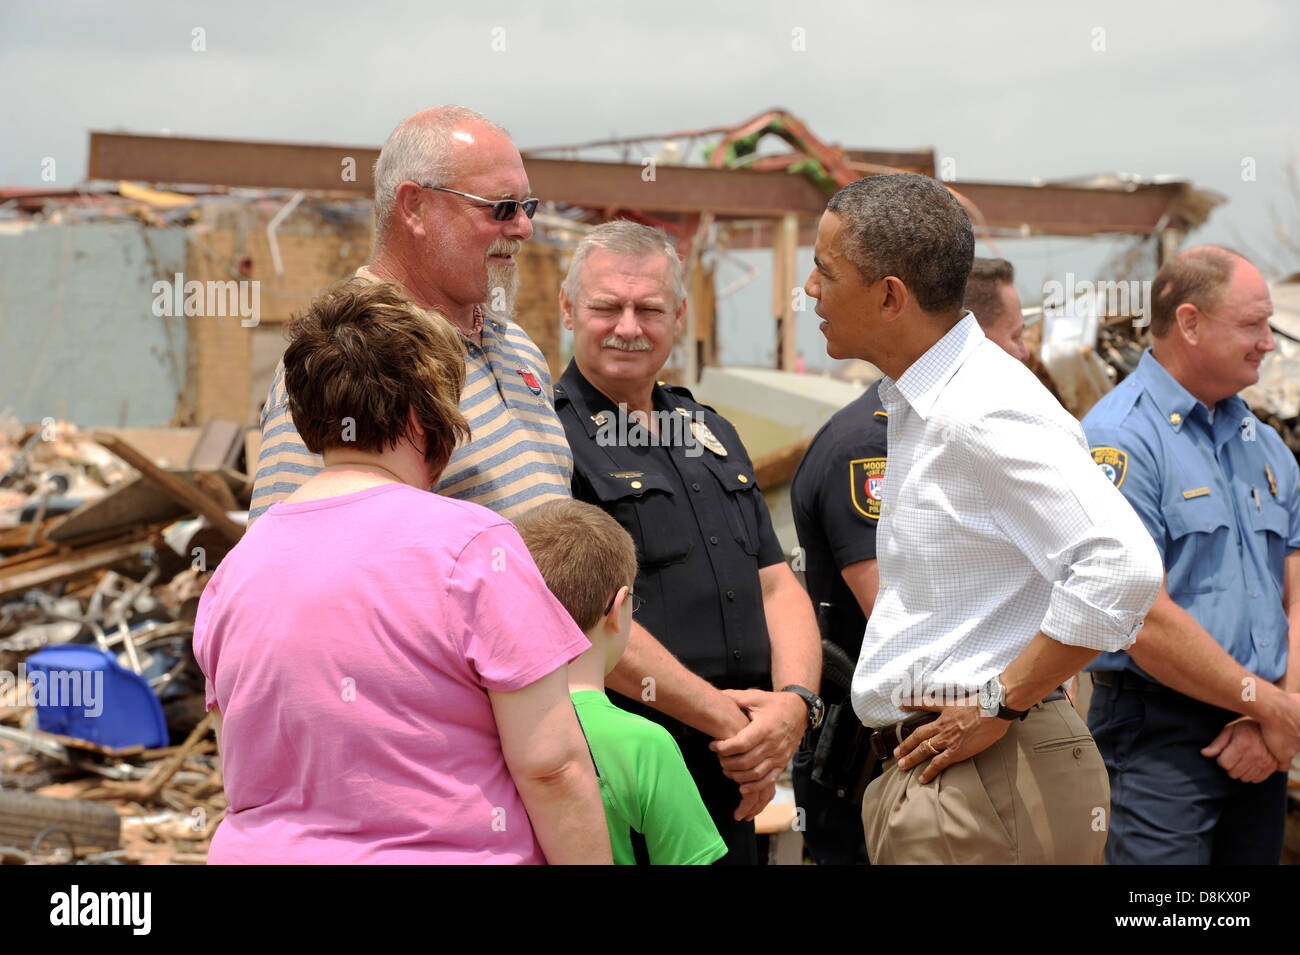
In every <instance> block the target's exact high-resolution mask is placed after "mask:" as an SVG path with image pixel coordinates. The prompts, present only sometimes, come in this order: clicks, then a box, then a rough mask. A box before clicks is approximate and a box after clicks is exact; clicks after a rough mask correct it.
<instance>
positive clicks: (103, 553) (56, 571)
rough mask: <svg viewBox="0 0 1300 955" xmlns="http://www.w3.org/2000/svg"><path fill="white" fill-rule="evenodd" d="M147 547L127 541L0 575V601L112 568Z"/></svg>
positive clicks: (138, 541)
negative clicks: (71, 578) (89, 572)
mask: <svg viewBox="0 0 1300 955" xmlns="http://www.w3.org/2000/svg"><path fill="white" fill-rule="evenodd" d="M149 546H151V545H150V544H149V542H148V541H145V540H137V541H129V542H127V543H125V544H111V545H107V546H105V547H96V548H89V549H87V550H85V551H83V552H81V553H79V554H77V555H76V556H75V557H72V558H69V559H67V560H62V561H58V562H56V563H52V564H48V565H47V566H44V567H37V568H36V569H34V570H22V569H17V570H15V571H13V572H11V573H0V597H8V596H10V595H11V594H20V593H22V592H23V591H25V590H31V589H32V588H33V587H45V586H48V585H49V584H57V583H58V582H59V581H61V580H67V579H69V578H70V577H76V576H77V575H78V574H81V573H85V572H86V571H90V570H99V569H101V568H104V567H112V566H114V565H115V564H121V563H125V562H127V561H129V560H131V559H133V558H137V557H139V556H140V553H141V551H143V550H144V549H145V548H146V547H149Z"/></svg>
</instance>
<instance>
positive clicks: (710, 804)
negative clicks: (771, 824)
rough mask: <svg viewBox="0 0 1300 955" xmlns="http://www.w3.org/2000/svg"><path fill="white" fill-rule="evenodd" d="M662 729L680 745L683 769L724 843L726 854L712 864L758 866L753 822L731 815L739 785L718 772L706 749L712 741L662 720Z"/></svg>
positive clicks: (715, 758)
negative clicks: (698, 792)
mask: <svg viewBox="0 0 1300 955" xmlns="http://www.w3.org/2000/svg"><path fill="white" fill-rule="evenodd" d="M664 725H665V728H666V729H667V730H668V732H670V733H671V734H672V736H673V739H675V740H677V745H678V746H680V747H681V750H682V757H683V759H685V760H686V768H687V769H688V770H690V773H691V778H692V779H694V780H695V786H696V788H697V789H699V791H700V798H701V799H703V800H704V808H705V809H707V810H708V811H709V815H710V816H711V817H712V818H713V824H714V825H715V826H717V827H718V835H720V836H722V841H723V842H725V843H726V844H727V854H726V855H725V856H723V857H722V858H721V859H719V860H718V861H717V862H715V863H713V864H714V865H758V836H757V835H755V833H754V823H753V822H743V821H742V822H737V821H736V820H735V819H734V818H732V817H733V814H734V813H735V811H736V807H737V806H739V805H740V785H739V784H738V783H734V782H732V781H731V780H730V779H728V778H727V777H726V776H724V775H723V773H722V764H721V763H720V762H718V754H717V753H715V752H713V751H712V750H711V749H709V743H711V742H712V740H711V739H709V737H708V736H706V735H705V734H703V733H701V732H699V731H697V730H693V729H691V728H690V727H688V726H683V725H682V724H681V723H678V722H677V721H676V720H670V719H664Z"/></svg>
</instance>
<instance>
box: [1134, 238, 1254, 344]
mask: <svg viewBox="0 0 1300 955" xmlns="http://www.w3.org/2000/svg"><path fill="white" fill-rule="evenodd" d="M1238 258H1240V256H1239V255H1238V254H1237V253H1235V252H1231V251H1229V250H1227V249H1221V248H1218V247H1217V246H1212V245H1207V246H1202V247H1200V248H1196V249H1188V250H1187V251H1186V252H1180V253H1179V254H1178V255H1175V256H1174V257H1173V258H1171V259H1170V260H1169V261H1168V262H1166V263H1165V264H1164V265H1162V266H1161V267H1160V271H1159V272H1157V273H1156V277H1155V278H1154V279H1153V280H1152V281H1151V335H1152V337H1153V338H1163V337H1164V336H1165V335H1166V334H1167V333H1168V332H1169V329H1171V328H1172V327H1173V325H1174V314H1175V313H1176V312H1177V311H1178V306H1179V305H1184V304H1188V303H1190V304H1192V305H1195V306H1196V307H1197V308H1199V309H1200V310H1201V311H1203V312H1204V311H1210V310H1212V309H1214V308H1217V307H1218V305H1219V303H1220V302H1221V301H1222V300H1223V290H1224V288H1225V287H1226V286H1227V284H1228V282H1229V281H1231V280H1232V271H1233V269H1235V268H1236V265H1237V263H1236V259H1238Z"/></svg>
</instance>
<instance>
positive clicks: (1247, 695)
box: [1083, 247, 1300, 865]
mask: <svg viewBox="0 0 1300 955" xmlns="http://www.w3.org/2000/svg"><path fill="white" fill-rule="evenodd" d="M1152 293H1153V294H1152V303H1151V333H1152V339H1153V343H1152V347H1151V348H1150V349H1148V350H1147V351H1146V352H1145V353H1144V354H1143V356H1142V358H1141V361H1140V362H1139V364H1138V367H1137V369H1136V370H1135V371H1134V372H1133V374H1132V375H1130V376H1129V377H1128V378H1126V379H1125V380H1124V381H1123V382H1122V383H1121V384H1120V385H1119V386H1118V387H1117V388H1116V389H1115V390H1114V391H1112V392H1111V393H1110V394H1108V395H1106V396H1105V397H1104V398H1102V400H1101V401H1100V402H1099V403H1098V404H1097V405H1096V406H1095V407H1094V408H1093V409H1092V410H1091V411H1090V412H1089V413H1088V415H1087V416H1086V417H1085V418H1084V420H1083V426H1084V430H1085V432H1086V433H1087V435H1088V441H1089V443H1090V445H1091V446H1092V454H1093V458H1094V459H1095V460H1096V461H1097V463H1098V465H1099V466H1100V467H1101V468H1102V470H1103V471H1104V472H1105V473H1106V475H1107V476H1108V477H1109V478H1110V479H1111V480H1112V481H1113V482H1114V483H1115V486H1116V487H1118V488H1119V490H1120V492H1121V493H1122V494H1123V495H1124V496H1125V497H1126V498H1127V499H1128V501H1129V503H1131V504H1132V505H1133V508H1134V510H1136V511H1137V513H1138V516H1140V517H1141V518H1142V521H1143V523H1145V524H1146V526H1147V530H1148V531H1149V532H1150V534H1151V536H1152V538H1153V539H1154V540H1155V543H1156V546H1157V547H1158V548H1159V549H1160V553H1161V556H1162V558H1163V560H1164V565H1165V589H1164V590H1162V592H1161V594H1160V597H1159V599H1157V601H1156V603H1155V605H1154V606H1153V607H1152V608H1151V611H1150V612H1149V613H1148V615H1147V620H1146V626H1145V627H1144V628H1143V630H1142V632H1141V634H1140V635H1139V636H1138V639H1137V643H1136V644H1134V646H1133V647H1132V649H1131V650H1130V651H1129V652H1128V653H1109V654H1103V655H1102V656H1100V657H1098V658H1097V659H1096V660H1095V661H1094V662H1093V663H1092V664H1090V665H1089V666H1088V669H1089V670H1090V671H1092V679H1093V684H1094V691H1093V697H1092V704H1091V707H1090V709H1089V712H1088V725H1089V728H1090V729H1091V730H1092V733H1093V735H1094V736H1095V737H1096V740H1097V746H1098V748H1099V749H1100V750H1101V753H1102V757H1103V758H1104V759H1105V761H1106V767H1107V770H1108V771H1109V774H1110V783H1111V818H1110V825H1109V836H1108V838H1107V842H1106V861H1107V862H1108V863H1109V864H1112V865H1114V864H1122V863H1133V864H1146V865H1150V864H1163V863H1174V864H1182V865H1205V864H1276V863H1277V862H1278V860H1279V858H1280V856H1281V852H1282V843H1283V834H1284V829H1285V817H1286V786H1287V774H1286V772H1285V770H1286V768H1287V767H1288V766H1289V765H1290V763H1291V760H1292V758H1293V757H1294V755H1295V753H1296V751H1297V748H1300V696H1297V691H1300V661H1297V659H1296V657H1297V655H1300V654H1297V649H1298V646H1297V644H1300V550H1297V548H1300V473H1298V471H1297V467H1296V460H1295V457H1294V455H1292V453H1291V451H1290V450H1289V449H1288V448H1287V447H1286V445H1285V444H1283V442H1282V440H1281V438H1280V437H1278V435H1277V432H1275V431H1274V430H1273V429H1272V428H1270V427H1268V426H1267V425H1265V424H1264V423H1262V422H1261V421H1259V420H1258V419H1257V418H1256V417H1255V416H1254V415H1253V414H1252V413H1251V411H1250V408H1249V407H1248V406H1247V405H1246V403H1245V402H1244V401H1243V400H1242V399H1241V398H1240V397H1238V396H1237V392H1239V391H1241V390H1242V389H1243V388H1246V387H1248V386H1250V385H1252V384H1254V383H1255V382H1256V381H1258V379H1259V364H1260V361H1261V360H1262V359H1263V357H1264V355H1265V354H1266V353H1267V352H1269V351H1271V350H1272V348H1273V338H1272V333H1271V331H1270V328H1269V321H1268V320H1269V317H1270V316H1271V314H1272V311H1273V309H1272V302H1271V300H1270V297H1269V291H1268V285H1267V284H1266V283H1265V281H1264V278H1263V276H1261V275H1260V273H1259V271H1258V270H1257V269H1255V267H1254V266H1253V265H1251V264H1250V263H1249V262H1248V261H1246V260H1245V259H1244V258H1242V257H1240V256H1238V255H1235V254H1233V253H1230V252H1227V251H1225V250H1222V249H1217V248H1213V247H1204V248H1199V249H1191V250H1189V251H1187V252H1184V253H1182V254H1181V255H1179V256H1177V257H1175V258H1174V259H1171V260H1170V261H1169V262H1168V263H1167V264H1166V265H1165V266H1163V267H1162V268H1161V270H1160V272H1159V273H1158V274H1157V276H1156V278H1155V280H1154V282H1153V286H1152ZM1288 642H1289V643H1290V648H1289V651H1290V652H1288Z"/></svg>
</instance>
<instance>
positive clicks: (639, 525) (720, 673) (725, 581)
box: [555, 362, 784, 689]
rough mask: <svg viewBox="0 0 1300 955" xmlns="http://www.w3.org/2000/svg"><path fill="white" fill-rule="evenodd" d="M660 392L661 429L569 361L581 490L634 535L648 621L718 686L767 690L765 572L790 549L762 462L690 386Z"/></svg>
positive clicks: (564, 401) (566, 393)
mask: <svg viewBox="0 0 1300 955" xmlns="http://www.w3.org/2000/svg"><path fill="white" fill-rule="evenodd" d="M652 397H653V402H654V408H655V410H656V412H657V414H658V419H659V420H660V422H661V424H660V428H659V431H660V434H659V435H658V436H657V437H656V436H652V435H651V434H649V432H647V431H645V430H644V429H642V428H641V427H640V426H639V425H637V424H636V423H635V422H634V421H630V420H628V419H626V418H623V419H622V420H620V416H619V412H618V408H617V406H616V405H615V404H614V403H613V402H611V401H610V400H609V398H607V397H606V396H605V395H604V394H602V393H601V392H600V391H598V390H597V389H596V388H595V387H593V386H592V385H591V384H590V383H589V382H588V381H587V380H586V379H585V378H584V377H583V376H582V373H581V372H580V371H579V370H578V366H577V364H576V363H575V362H570V364H569V367H568V369H567V370H566V371H565V372H564V375H563V377H562V378H561V379H560V382H559V384H558V385H557V386H556V388H555V399H556V401H555V405H556V411H557V412H558V414H559V417H560V421H561V422H562V423H563V424H564V429H565V432H566V434H567V436H568V439H569V444H570V446H571V447H572V449H573V459H574V474H573V496H574V497H575V498H577V499H578V500H581V501H586V502H588V503H590V504H595V505H596V506H598V507H600V508H602V509H603V510H605V511H606V512H608V513H609V514H611V515H612V516H613V517H614V518H615V519H616V520H617V521H618V522H619V523H620V524H621V525H622V526H623V527H624V528H625V529H626V530H627V531H628V533H629V534H631V535H632V539H633V540H634V541H635V542H636V547H637V560H638V563H639V568H638V573H637V579H636V585H635V592H636V593H637V594H638V595H639V596H640V597H641V598H642V599H643V603H642V605H641V608H640V610H639V611H638V612H637V615H636V619H637V622H638V623H640V624H641V625H642V626H643V627H645V628H646V629H647V630H648V631H649V632H650V633H651V634H652V635H654V637H655V638H656V639H658V640H659V641H660V642H661V643H662V644H663V645H664V646H665V647H667V648H668V650H669V651H670V652H671V653H672V654H673V655H674V656H676V657H677V659H678V660H680V661H681V662H682V664H683V665H684V666H686V667H687V668H688V669H690V670H691V671H693V672H694V673H696V674H697V675H699V676H701V677H703V678H704V679H705V680H707V681H709V682H710V683H712V684H713V685H714V686H716V687H718V688H720V689H721V688H744V687H768V686H769V685H770V681H771V644H770V642H769V636H768V630H767V621H766V617H765V616H764V612H763V592H762V587H761V585H760V582H759V576H758V571H759V569H760V568H762V567H768V566H771V565H773V564H777V563H779V562H781V561H782V560H783V559H784V553H783V551H782V549H781V545H780V543H779V542H778V541H777V538H776V534H775V532H774V531H773V529H772V521H771V517H770V516H769V514H768V510H767V504H766V502H765V501H764V500H763V495H762V493H761V492H760V491H759V489H758V485H757V482H756V481H755V480H754V468H753V465H752V464H751V463H750V460H749V456H748V455H747V454H746V453H745V449H744V447H743V446H742V445H741V443H740V439H739V437H737V435H736V432H735V429H734V428H732V426H731V425H730V424H729V423H728V422H727V421H726V419H724V418H723V417H722V416H721V415H719V414H718V413H717V412H716V411H714V410H713V409H711V408H709V407H708V406H706V405H702V404H699V403H698V402H696V401H695V400H694V399H693V398H692V397H691V393H690V392H689V391H688V390H687V389H685V388H681V387H674V386H663V385H658V386H656V387H655V388H654V391H653V396H652ZM674 416H678V417H681V418H682V421H681V422H680V423H676V422H672V421H671V420H670V419H671V418H672V417H674ZM674 436H676V437H677V438H678V440H675V441H674V440H672V438H673V437H674ZM658 442H664V443H658Z"/></svg>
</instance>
